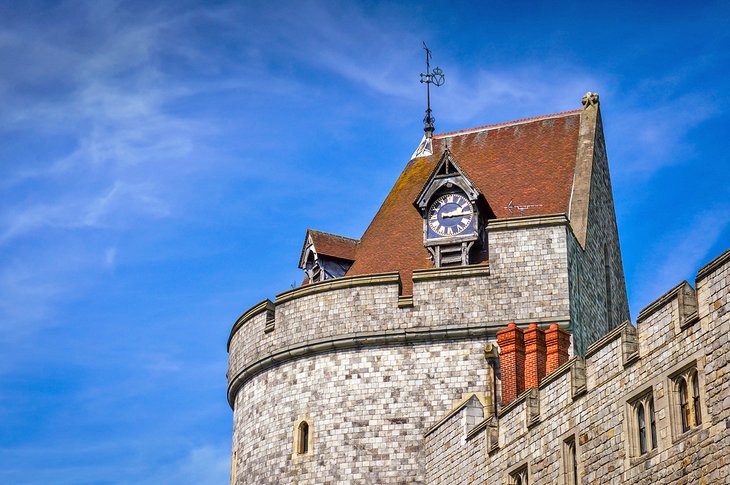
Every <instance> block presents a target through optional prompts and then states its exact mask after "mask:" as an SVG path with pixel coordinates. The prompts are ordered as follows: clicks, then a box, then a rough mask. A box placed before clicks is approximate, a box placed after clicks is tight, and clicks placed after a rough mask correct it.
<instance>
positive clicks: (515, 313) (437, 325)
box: [228, 217, 569, 402]
mask: <svg viewBox="0 0 730 485" xmlns="http://www.w3.org/2000/svg"><path fill="white" fill-rule="evenodd" d="M543 223H545V221H537V222H535V221H531V222H530V221H527V222H524V221H523V223H522V225H519V224H518V226H517V227H505V226H499V225H495V227H494V228H493V229H490V230H489V248H490V264H489V265H488V266H483V265H474V266H466V267H461V268H444V269H437V270H422V271H416V272H415V273H414V284H413V298H412V304H411V302H408V304H407V305H402V304H401V305H399V294H398V277H397V274H386V275H375V276H364V277H363V276H358V277H353V278H341V279H337V280H328V281H324V282H322V283H316V284H313V285H308V286H306V287H302V288H298V289H295V290H292V291H289V292H285V293H282V294H280V295H278V296H277V299H276V302H275V303H269V304H268V307H267V308H270V309H271V313H272V315H273V322H272V321H269V320H270V318H271V316H272V315H269V314H268V313H269V312H268V311H266V309H265V308H264V307H265V306H266V305H263V306H262V307H261V308H262V311H261V312H259V313H257V314H254V315H252V316H250V317H249V316H244V317H243V318H242V319H241V320H240V322H239V323H237V324H236V326H235V327H234V330H233V332H232V336H231V339H230V342H229V370H228V378H229V385H230V392H229V400H230V401H231V402H232V401H233V398H234V395H235V392H236V389H237V388H238V387H239V386H240V385H242V384H243V382H244V381H245V379H244V378H243V376H245V378H248V376H250V375H251V374H252V372H251V370H252V369H261V370H263V368H264V367H270V366H271V364H273V363H275V362H281V361H283V360H288V359H290V358H295V357H299V356H304V355H307V354H309V353H310V350H311V349H312V348H314V347H315V346H317V345H319V347H318V348H320V349H322V348H324V347H323V346H325V347H326V346H327V345H329V344H330V343H332V342H333V341H334V340H336V341H337V342H340V343H342V342H345V343H347V342H352V339H353V338H356V339H360V340H358V342H359V343H357V342H356V343H354V344H352V345H358V346H360V345H361V344H362V345H369V344H368V342H367V339H371V340H372V339H373V338H379V337H387V336H388V335H391V336H393V335H404V334H405V333H408V332H410V334H411V335H413V334H415V333H419V332H420V333H422V334H426V335H425V338H428V334H429V332H431V333H433V332H434V331H436V330H439V331H443V332H448V331H452V330H456V329H465V328H466V329H470V330H469V331H470V332H471V331H476V329H491V330H489V333H491V334H492V335H493V334H494V331H496V329H497V328H500V327H503V326H504V325H506V324H507V322H511V321H514V322H518V323H528V322H558V323H561V324H562V325H564V326H567V325H568V319H569V302H568V271H567V264H568V262H567V261H568V256H567V242H566V224H567V222H566V220H565V219H564V218H562V217H557V218H554V219H552V220H551V221H548V223H547V225H539V224H543ZM536 224H538V225H536ZM318 289H322V290H324V291H321V292H318ZM254 313H255V312H254ZM267 330H270V331H267ZM472 333H473V332H472ZM484 334H485V332H481V334H480V335H484ZM404 338H405V336H404ZM363 339H364V340H363ZM431 340H433V339H431ZM332 345H333V346H337V345H340V344H339V343H337V344H335V343H333V344H332ZM264 363H266V364H264Z"/></svg>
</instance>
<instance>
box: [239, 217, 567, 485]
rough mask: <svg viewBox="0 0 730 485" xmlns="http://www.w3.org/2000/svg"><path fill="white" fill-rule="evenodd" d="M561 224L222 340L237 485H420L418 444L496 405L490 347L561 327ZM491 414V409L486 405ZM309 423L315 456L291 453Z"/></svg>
mask: <svg viewBox="0 0 730 485" xmlns="http://www.w3.org/2000/svg"><path fill="white" fill-rule="evenodd" d="M566 224H567V221H566V220H565V219H564V218H562V219H561V220H558V221H557V222H556V221H552V222H551V223H550V224H545V225H540V224H539V223H537V224H528V225H526V226H525V225H522V226H519V227H515V228H513V227H494V228H492V229H490V230H489V241H490V264H489V265H475V266H467V267H462V268H445V269H438V270H424V271H420V272H416V274H414V285H413V295H412V301H408V302H405V304H404V302H403V301H402V299H401V298H400V295H399V285H398V275H397V273H394V274H385V275H369V276H359V277H354V278H353V279H349V278H342V279H338V280H328V281H325V282H322V283H317V284H314V285H309V286H307V287H302V288H298V289H295V290H292V291H289V292H285V293H282V294H280V295H278V296H277V298H276V301H274V302H270V301H264V302H262V303H261V304H259V305H257V306H256V307H254V308H252V309H251V310H249V311H248V312H247V313H246V314H244V315H243V316H242V318H241V319H240V320H239V322H237V323H236V325H235V327H234V330H233V332H232V335H231V338H230V341H229V370H228V379H229V401H230V402H231V404H232V406H233V408H234V436H233V448H234V451H235V456H236V460H237V463H236V466H235V468H234V469H235V470H236V482H235V483H238V484H246V483H256V484H262V483H312V484H322V483H338V484H340V483H378V484H386V483H425V475H426V471H425V470H426V466H425V454H424V448H423V445H424V442H423V435H424V433H425V432H426V430H427V429H428V428H429V427H430V426H433V425H434V423H435V422H436V421H437V420H438V419H440V417H442V416H443V415H444V414H445V413H447V412H448V411H449V410H450V409H451V408H452V406H453V404H454V402H455V401H458V400H459V399H461V398H462V396H463V395H464V394H465V393H474V392H477V393H481V394H482V395H486V396H487V397H488V398H489V399H491V395H490V388H491V387H490V386H491V382H490V379H489V378H488V375H489V370H488V366H487V363H486V361H485V359H484V345H485V343H486V342H488V341H492V342H494V339H495V332H496V330H497V329H498V328H501V327H503V326H504V325H506V324H507V322H510V321H516V322H518V323H528V322H542V323H550V322H558V323H560V324H561V325H563V326H565V327H567V326H568V323H569V322H568V318H569V308H570V305H569V301H568V285H569V284H568V281H567V278H568V271H567V265H568V254H567V253H568V251H567V241H566ZM490 402H491V401H490ZM302 419H307V421H308V422H311V423H312V428H311V433H312V436H313V438H312V440H313V445H312V446H313V452H312V454H311V455H305V456H299V455H297V454H295V453H294V452H293V439H294V438H293V428H294V426H295V424H296V423H298V422H299V421H301V420H302Z"/></svg>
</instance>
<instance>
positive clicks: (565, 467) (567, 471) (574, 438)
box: [558, 428, 583, 485]
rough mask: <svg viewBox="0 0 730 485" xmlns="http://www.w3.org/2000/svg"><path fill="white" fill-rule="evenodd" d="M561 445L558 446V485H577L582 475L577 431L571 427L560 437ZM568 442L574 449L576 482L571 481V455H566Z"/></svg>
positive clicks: (568, 448)
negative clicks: (559, 454) (576, 472)
mask: <svg viewBox="0 0 730 485" xmlns="http://www.w3.org/2000/svg"><path fill="white" fill-rule="evenodd" d="M560 441H561V443H562V446H561V448H560V453H561V456H560V479H559V481H558V485H579V484H580V483H581V482H580V480H581V477H582V476H583V460H581V454H580V446H579V445H578V431H577V429H575V428H573V429H571V430H569V431H568V432H567V433H564V434H563V435H562V436H561V437H560ZM570 444H572V445H573V448H574V449H575V466H576V468H577V470H578V483H574V482H573V469H572V461H571V460H572V457H570V456H569V455H567V453H568V452H569V451H570Z"/></svg>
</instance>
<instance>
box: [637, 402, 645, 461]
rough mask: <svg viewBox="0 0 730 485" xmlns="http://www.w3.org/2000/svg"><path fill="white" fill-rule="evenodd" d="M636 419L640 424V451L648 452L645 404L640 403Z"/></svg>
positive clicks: (642, 452)
mask: <svg viewBox="0 0 730 485" xmlns="http://www.w3.org/2000/svg"><path fill="white" fill-rule="evenodd" d="M636 419H637V421H638V424H639V451H640V452H641V454H642V455H643V454H644V453H646V421H645V420H644V405H643V404H641V403H639V404H638V406H637V407H636Z"/></svg>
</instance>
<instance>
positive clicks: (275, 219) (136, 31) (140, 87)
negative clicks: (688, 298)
mask: <svg viewBox="0 0 730 485" xmlns="http://www.w3.org/2000/svg"><path fill="white" fill-rule="evenodd" d="M150 3H151V2H104V1H89V2H81V1H79V2H59V3H55V2H54V3H49V2H2V3H0V106H2V109H0V423H2V425H1V426H0V483H8V484H40V483H43V484H54V485H55V484H111V483H134V484H162V483H171V484H214V483H215V484H220V483H226V480H227V479H228V478H227V477H228V467H229V462H230V457H229V452H230V431H231V417H232V415H231V411H230V409H229V407H228V404H227V403H226V398H225V388H226V381H225V372H226V359H227V355H226V349H225V344H226V339H227V336H228V332H229V330H230V327H231V325H232V324H233V322H234V320H235V319H236V317H237V316H238V315H239V314H240V313H241V312H242V311H244V310H246V309H247V308H248V307H249V306H251V305H252V304H254V303H256V302H258V301H260V300H262V299H263V298H266V297H273V296H274V295H275V294H276V293H278V292H280V291H283V290H285V289H288V288H289V287H290V286H291V285H292V284H295V283H296V282H298V281H300V280H301V278H302V275H301V273H300V271H299V270H298V269H297V268H296V264H297V258H298V256H299V251H300V249H301V243H302V239H303V237H304V233H305V230H306V228H307V227H313V228H317V229H321V230H325V231H330V232H335V233H338V234H343V235H346V236H351V237H356V238H357V237H359V236H360V235H361V234H362V232H363V231H364V229H365V227H366V226H367V224H368V222H369V221H370V219H371V218H372V216H373V214H374V213H375V211H376V210H377V208H378V207H379V205H380V203H381V202H382V199H383V198H384V197H385V195H386V194H387V192H388V190H389V189H390V186H391V185H392V183H393V182H394V181H395V178H396V177H397V175H398V174H399V173H400V171H401V169H402V167H403V166H404V164H405V163H406V162H407V159H408V157H409V155H410V154H411V153H412V151H413V150H414V148H415V146H416V145H417V144H418V142H419V140H420V137H421V134H422V125H421V119H422V117H423V109H424V106H423V98H424V93H423V86H422V85H420V84H419V83H418V74H419V73H420V72H422V71H423V65H422V63H423V51H422V50H421V41H422V40H425V41H426V42H427V43H428V44H429V45H430V47H431V48H432V49H433V51H434V64H435V65H439V66H440V67H441V68H442V69H443V70H444V71H445V72H446V75H447V83H446V85H444V86H443V87H441V88H439V89H438V90H437V91H436V92H435V93H434V97H433V98H434V99H433V107H434V110H435V111H434V112H435V116H436V120H437V121H436V127H437V131H440V132H442V131H451V130H457V129H462V128H466V127H471V126H477V125H483V124H487V123H494V122H502V121H508V120H512V119H518V118H524V117H528V116H535V115H540V114H547V113H553V112H559V111H564V110H569V109H575V108H577V107H579V106H580V98H581V96H582V94H583V93H585V92H586V91H588V90H591V91H597V92H599V93H600V94H601V101H602V113H603V119H604V125H605V131H606V139H607V147H608V152H609V160H610V163H611V169H612V177H613V188H614V193H615V199H616V209H617V214H618V224H619V232H620V236H621V244H622V249H623V258H624V259H623V261H624V267H625V271H626V276H627V284H628V288H629V297H630V302H631V310H632V316H633V317H635V316H636V315H637V313H638V310H639V309H641V308H642V307H643V306H645V305H646V304H648V303H649V302H651V301H652V300H653V299H654V298H656V297H657V296H659V295H660V294H662V293H663V292H664V291H666V290H667V289H669V288H670V287H671V286H673V285H675V284H676V283H678V282H679V281H681V280H682V279H688V280H689V281H690V282H693V276H694V272H695V271H696V269H697V268H698V267H699V266H700V265H702V264H703V263H705V262H707V261H708V260H710V259H711V258H713V257H714V256H715V255H717V254H719V253H720V252H721V251H722V250H724V249H726V248H727V247H728V246H730V202H729V201H728V196H730V183H728V181H727V174H728V168H727V167H728V162H729V160H728V155H727V148H726V145H727V143H726V142H727V136H728V135H727V133H728V121H729V120H728V103H729V101H730V99H729V98H728V89H727V88H728V84H727V79H728V77H729V76H728V75H729V74H730V72H729V69H728V66H730V63H729V62H728V61H729V60H730V59H729V57H730V34H728V30H727V25H728V21H730V7H728V6H727V3H726V2H656V4H652V2H611V3H609V4H603V5H601V4H600V3H599V2H593V3H591V4H590V5H589V4H586V3H585V2H578V3H573V4H570V3H562V4H560V5H559V6H557V5H555V4H554V3H553V2H534V3H530V2H479V3H480V5H479V6H474V5H471V4H470V3H466V2H455V3H454V2H451V3H449V4H448V5H447V4H446V3H445V2H436V3H433V4H430V3H426V2H401V3H397V4H396V3H390V2H388V3H360V4H356V3H352V2H342V3H340V2H328V3H317V2H291V3H286V2H276V6H274V7H272V6H271V2H261V3H255V2H230V3H228V2H205V3H201V2H184V1H176V2H169V3H164V2H154V3H156V5H153V6H151V5H150ZM475 3H476V2H475Z"/></svg>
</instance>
